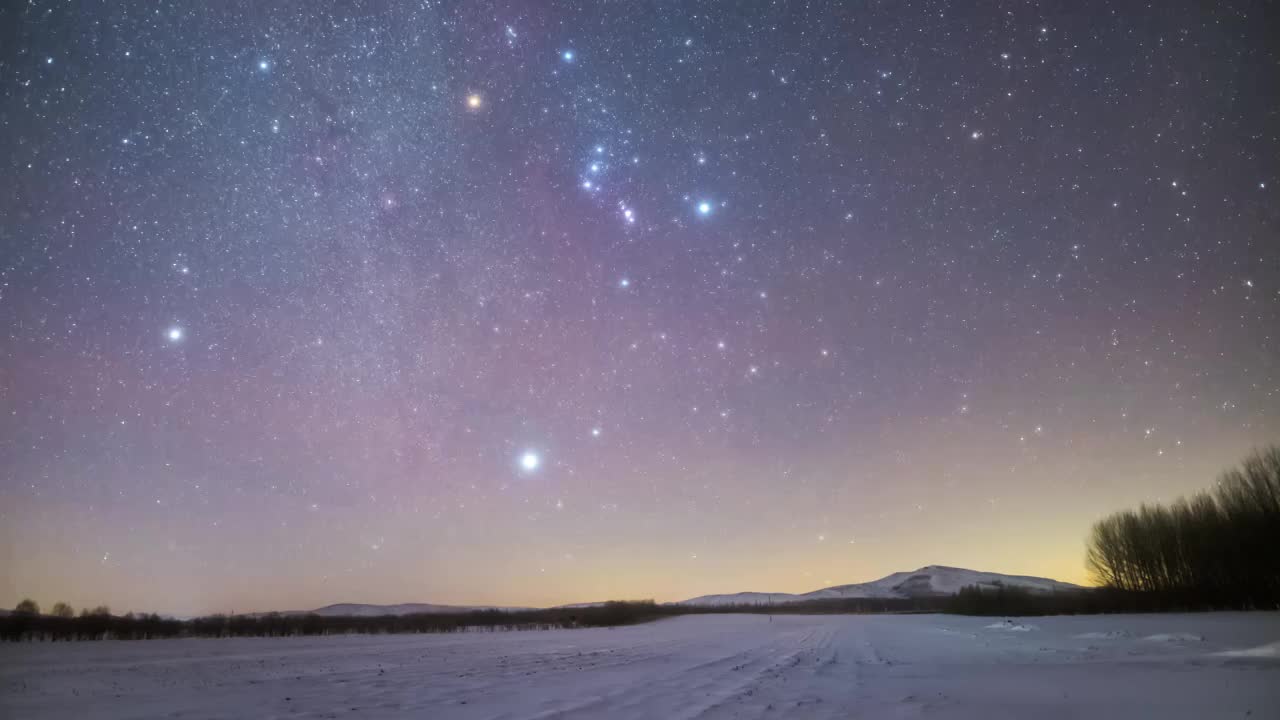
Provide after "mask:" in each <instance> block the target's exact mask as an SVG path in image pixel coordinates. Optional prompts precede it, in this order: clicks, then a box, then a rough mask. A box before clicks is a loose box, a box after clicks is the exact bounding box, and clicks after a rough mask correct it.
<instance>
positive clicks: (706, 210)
mask: <svg viewBox="0 0 1280 720" xmlns="http://www.w3.org/2000/svg"><path fill="white" fill-rule="evenodd" d="M698 214H699V215H710V214H711V203H709V202H706V201H705V200H704V201H703V202H700V203H698Z"/></svg>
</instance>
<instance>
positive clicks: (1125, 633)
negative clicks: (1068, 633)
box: [1075, 630, 1133, 640]
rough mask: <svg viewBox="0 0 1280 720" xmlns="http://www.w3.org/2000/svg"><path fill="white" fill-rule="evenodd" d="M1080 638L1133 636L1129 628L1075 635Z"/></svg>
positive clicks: (1096, 638)
mask: <svg viewBox="0 0 1280 720" xmlns="http://www.w3.org/2000/svg"><path fill="white" fill-rule="evenodd" d="M1075 637H1076V639H1078V640H1120V639H1123V638H1130V637H1133V633H1131V632H1129V631H1128V630H1109V631H1107V632H1087V633H1080V634H1079V635H1076V636H1075Z"/></svg>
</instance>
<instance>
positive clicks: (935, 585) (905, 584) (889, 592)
mask: <svg viewBox="0 0 1280 720" xmlns="http://www.w3.org/2000/svg"><path fill="white" fill-rule="evenodd" d="M970 585H976V586H979V587H983V588H998V587H1015V588H1020V589H1023V590H1029V591H1031V592H1039V593H1048V592H1060V591H1069V590H1081V589H1083V588H1081V587H1080V586H1079V585H1073V584H1071V583H1066V582H1062V581H1059V580H1052V579H1050V578H1042V577H1034V576H1031V575H1005V574H1002V573H992V572H979V571H977V570H966V569H965V568H956V567H947V566H945V565H926V566H925V567H922V568H920V569H919V570H915V571H912V572H897V573H893V574H892V575H886V576H885V577H882V578H880V579H879V580H873V581H872V582H865V583H854V584H851V585H834V586H832V587H828V588H822V589H821V590H814V591H813V592H807V593H802V594H794V593H763V592H741V593H733V594H731V595H703V596H701V597H696V598H690V599H688V600H681V601H679V602H677V603H673V604H675V605H699V606H712V605H777V604H783V603H793V602H804V601H806V600H835V599H843V598H920V597H941V596H945V595H953V594H955V593H957V592H959V590H960V588H962V587H966V586H970Z"/></svg>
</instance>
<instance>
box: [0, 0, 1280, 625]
mask: <svg viewBox="0 0 1280 720" xmlns="http://www.w3.org/2000/svg"><path fill="white" fill-rule="evenodd" d="M0 13H2V14H3V15H2V16H3V22H4V24H5V26H6V27H9V28H15V29H14V30H12V31H11V33H10V34H9V39H8V40H6V41H5V42H4V43H3V49H2V50H0V54H2V63H0V70H2V73H0V75H2V76H3V78H4V86H3V112H2V113H0V129H2V130H3V133H2V134H0V135H2V137H0V144H3V147H4V153H3V155H0V159H3V162H4V164H5V168H4V169H5V176H6V183H5V185H6V192H5V193H3V197H0V221H2V222H0V233H2V234H3V240H2V241H0V322H2V323H3V328H4V332H3V334H2V335H0V365H2V366H3V372H2V373H0V378H2V379H3V385H2V386H0V390H2V393H0V408H3V410H4V412H3V415H2V417H0V468H3V469H2V471H0V472H2V474H0V508H2V509H0V526H3V528H4V534H3V537H4V543H5V545H6V550H7V552H6V554H5V555H6V559H5V561H4V562H5V564H6V565H7V567H6V568H5V575H6V576H7V577H8V578H10V580H9V581H7V582H6V583H4V584H3V587H0V590H3V593H4V595H5V597H4V598H0V600H3V601H4V602H7V603H9V604H10V605H12V603H13V602H16V600H17V599H18V598H19V597H20V596H22V595H32V596H36V597H38V598H39V599H40V600H41V601H44V602H52V601H53V600H55V599H57V600H62V599H65V600H68V601H70V602H73V603H75V604H77V605H85V604H97V603H101V602H106V603H110V604H111V605H113V606H114V607H117V608H120V609H125V608H129V607H133V608H136V609H143V610H151V609H158V610H169V611H175V612H205V611H214V610H231V609H239V610H259V609H291V608H295V607H314V606H319V605H323V604H326V603H329V602H339V601H360V602H405V601H430V602H459V603H462V602H471V603H497V604H508V605H515V604H531V605H540V604H552V603H559V602H574V601H588V600H599V599H604V598H608V597H657V598H658V599H661V600H670V599H679V598H680V597H687V596H692V595H697V594H701V593H705V592H732V591H737V590H748V589H757V590H774V591H805V590H811V589H814V588H816V587H818V586H820V585H822V584H824V582H826V581H828V580H834V581H836V582H853V581H858V580H864V579H870V578H873V577H876V576H879V575H882V574H886V573H888V572H893V571H897V570H903V569H910V568H914V567H918V566H921V565H925V564H930V563H945V564H949V565H965V566H970V567H977V568H978V569H986V570H999V571H1007V572H1027V573H1034V574H1044V575H1055V576H1058V577H1061V578H1062V579H1065V580H1076V581H1079V580H1082V579H1083V569H1082V563H1081V558H1080V555H1081V547H1082V543H1083V539H1084V534H1085V532H1086V531H1087V528H1088V525H1089V523H1090V522H1091V521H1092V520H1093V519H1095V518H1096V517H1098V516H1099V515H1100V514H1102V513H1105V512H1108V511H1110V510H1113V509H1116V508H1117V507H1120V506H1124V505H1128V504H1133V503H1136V502H1140V501H1143V500H1153V499H1160V498H1167V497H1170V496H1172V495H1176V494H1178V493H1182V492H1186V491H1189V490H1192V489H1195V488H1199V487H1202V486H1204V485H1206V484H1208V483H1209V482H1210V481H1211V479H1212V477H1213V475H1214V473H1216V472H1217V471H1218V470H1219V469H1220V468H1222V467H1224V466H1226V465H1227V464H1229V463H1231V462H1234V461H1235V460H1236V459H1237V458H1238V457H1239V456H1240V455H1241V454H1242V453H1243V452H1245V451H1246V450H1248V449H1249V448H1250V447H1251V446H1253V445H1256V444H1260V443H1264V442H1268V441H1273V440H1275V439H1276V438H1277V437H1280V343H1278V341H1277V332H1278V331H1280V237H1277V209H1276V208H1277V207H1280V199H1278V198H1277V196H1276V192H1275V188H1276V187H1277V178H1276V177H1275V176H1276V173H1277V169H1278V168H1280V164H1278V158H1280V141H1278V138H1277V129H1278V128H1280V124H1277V123H1276V121H1275V102H1276V94H1275V90H1274V88H1277V87H1280V77H1277V75H1278V74H1277V71H1276V68H1277V67H1278V65H1277V56H1276V48H1275V46H1274V44H1273V43H1270V42H1269V38H1268V37H1267V36H1266V33H1265V27H1266V22H1265V15H1266V7H1265V3H1261V2H1241V3H1230V4H1226V5H1222V6H1217V7H1212V8H1208V7H1203V6H1202V5H1201V4H1199V3H1191V2H1185V3H1184V2H1175V3H1171V4H1165V3H1162V4H1161V5H1160V7H1159V8H1158V9H1153V8H1144V7H1138V6H1136V5H1135V6H1133V7H1129V6H1125V5H1123V4H1119V5H1117V4H1114V3H1105V2H1093V1H1089V2H1082V3H1071V4H1068V5H1061V4H1052V3H1016V4H1004V5H998V6H996V5H992V6H983V7H982V8H981V9H976V8H971V7H968V6H965V5H964V4H947V3H938V2H894V3H869V4H857V3H855V4H849V3H843V2H814V3H808V4H803V5H800V4H792V3H775V4H762V3H704V2H689V3H674V4H671V3H668V4H661V5H653V4H648V3H608V4H594V3H584V4H576V3H522V2H516V3H489V2H481V3H456V4H455V3H440V2H421V3H388V4H386V5H385V6H383V5H378V4H374V5H364V4H350V3H345V2H314V3H301V4H297V3H295V4H284V5H275V4H259V3H177V4H161V5H158V6H155V7H152V6H150V5H147V6H143V5H136V6H135V5H130V4H127V3H126V4H112V3H107V4H95V5H92V6H84V7H75V6H68V5H66V4H62V3H52V2H42V1H39V0H32V1H31V2H29V3H26V4H23V5H22V6H17V5H15V6H13V7H10V8H6V9H5V10H3V11H0Z"/></svg>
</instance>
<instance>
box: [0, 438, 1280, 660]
mask: <svg viewBox="0 0 1280 720" xmlns="http://www.w3.org/2000/svg"><path fill="white" fill-rule="evenodd" d="M1276 548H1280V446H1272V447H1269V448H1267V449H1266V450H1263V451H1260V452H1256V453H1254V454H1253V455H1251V456H1249V457H1248V458H1246V459H1245V461H1244V463H1243V464H1242V465H1241V467H1240V468H1239V469H1233V470H1230V471H1228V472H1226V473H1224V474H1223V475H1222V476H1221V477H1220V478H1219V480H1218V482H1217V484H1216V485H1215V487H1214V490H1213V491H1212V492H1211V493H1210V492H1202V493H1199V494H1197V495H1195V496H1193V497H1192V498H1190V499H1179V500H1177V501H1175V502H1174V503H1172V504H1170V505H1143V506H1142V507H1140V508H1139V509H1138V510H1136V511H1135V510H1126V511H1122V512H1119V513H1115V514H1113V515H1111V516H1109V517H1107V518H1105V519H1103V520H1101V521H1099V522H1098V523H1096V524H1095V525H1094V527H1093V532H1092V535H1091V536H1090V538H1089V542H1088V549H1087V552H1086V563H1087V564H1088V566H1089V569H1090V571H1091V572H1092V573H1093V575H1094V579H1095V580H1096V581H1098V583H1099V585H1100V587H1098V588H1082V589H1080V590H1076V591H1062V592H1048V593H1043V592H1041V593H1037V592H1032V591H1029V590H1025V589H1022V588H1015V587H997V588H994V589H991V588H984V587H978V586H973V587H966V588H962V589H961V590H960V592H958V593H957V594H955V595H945V596H934V597H918V598H843V599H830V600H812V601H806V602H790V603H780V604H777V605H724V606H714V607H707V606H692V605H658V604H657V603H655V602H653V601H652V600H642V601H616V602H608V603H603V604H601V605H599V606H593V607H573V608H548V609H543V610H475V611H470V612H459V613H421V614H413V615H382V616H369V617H363V616H322V615H317V614H314V613H308V614H289V615H283V614H279V613H267V614H255V615H211V616H207V617H200V618H195V619H192V620H175V619H167V618H162V617H160V616H159V615H156V614H149V615H135V614H133V613H129V614H126V615H112V614H111V611H110V609H109V608H107V607H106V606H99V607H97V608H94V609H93V610H88V609H85V610H82V611H81V613H80V614H79V615H78V616H77V615H76V614H75V612H74V611H73V609H72V608H71V607H70V606H69V605H67V604H66V603H57V604H56V605H54V606H53V609H52V612H51V613H49V614H42V613H41V612H40V608H39V606H38V605H37V604H36V603H35V602H34V601H32V600H23V601H22V602H21V603H19V604H18V606H17V607H16V608H15V609H14V610H13V611H12V612H11V613H10V614H8V615H4V616H0V639H3V640H8V641H66V640H102V639H121V640H141V639H153V638H173V637H210V638H221V637H289V636H303V635H336V634H346V633H436V632H460V631H499V630H542V629H552V628H577V627H612V626H619V625H630V624H635V623H640V622H647V621H650V620H656V619H659V618H663V617H672V616H675V615H692V614H718V613H756V614H762V615H763V614H768V615H773V614H818V613H846V614H859V613H922V612H934V613H938V612H940V613H957V614H966V615H1056V614H1072V613H1082V614H1083V613H1112V612H1160V611H1187V610H1222V609H1236V610H1253V609H1268V610H1274V609H1277V608H1280V552H1277V550H1276Z"/></svg>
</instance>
